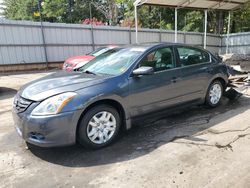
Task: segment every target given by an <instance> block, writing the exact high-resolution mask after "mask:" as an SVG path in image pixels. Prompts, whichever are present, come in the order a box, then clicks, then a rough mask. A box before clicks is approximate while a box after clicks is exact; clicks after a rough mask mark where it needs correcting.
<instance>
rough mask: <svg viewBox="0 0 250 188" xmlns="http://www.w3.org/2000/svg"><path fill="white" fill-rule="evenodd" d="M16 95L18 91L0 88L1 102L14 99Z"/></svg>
mask: <svg viewBox="0 0 250 188" xmlns="http://www.w3.org/2000/svg"><path fill="white" fill-rule="evenodd" d="M16 93H17V90H16V89H13V88H8V87H0V100H5V99H9V98H13V97H14V95H15V94H16Z"/></svg>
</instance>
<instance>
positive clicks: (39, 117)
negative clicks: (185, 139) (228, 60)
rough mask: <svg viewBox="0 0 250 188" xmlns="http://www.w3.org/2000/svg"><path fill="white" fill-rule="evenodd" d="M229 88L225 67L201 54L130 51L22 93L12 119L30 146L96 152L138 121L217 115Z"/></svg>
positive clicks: (182, 49) (162, 47)
mask: <svg viewBox="0 0 250 188" xmlns="http://www.w3.org/2000/svg"><path fill="white" fill-rule="evenodd" d="M227 83H228V71H227V67H226V66H225V65H224V64H223V63H221V62H220V60H218V59H217V58H216V57H215V56H213V55H212V54H211V53H210V52H208V51H206V50H204V49H200V48H196V47H193V46H188V45H183V44H169V43H159V44H143V45H134V46H127V47H124V48H123V49H121V50H119V51H118V52H115V53H113V54H111V55H109V56H107V57H106V58H102V59H100V60H95V59H94V60H92V61H90V62H89V63H88V64H86V65H85V66H83V67H82V68H81V69H80V71H79V72H72V73H65V72H63V71H62V72H58V73H54V74H51V75H49V76H46V77H43V78H41V79H38V80H35V81H32V82H30V83H28V84H26V85H24V86H23V87H22V88H21V89H20V90H19V91H18V93H17V94H16V96H15V98H14V102H13V118H14V122H15V127H16V130H17V132H18V134H19V135H20V136H21V137H22V138H23V139H24V140H25V141H26V142H28V143H31V144H33V145H37V146H41V147H54V146H64V145H71V144H74V143H76V142H79V143H80V144H81V145H83V146H85V147H88V148H101V147H104V146H107V145H109V144H110V143H112V142H114V140H115V139H116V138H117V137H118V135H119V133H120V131H121V130H128V129H130V128H131V126H132V122H133V120H134V119H136V118H138V117H144V116H146V115H148V114H157V112H159V111H162V110H163V109H171V108H173V107H176V106H183V105H195V104H203V103H204V104H206V105H207V106H209V107H216V106H217V105H219V103H220V100H221V97H222V95H223V92H224V90H225V88H226V87H227Z"/></svg>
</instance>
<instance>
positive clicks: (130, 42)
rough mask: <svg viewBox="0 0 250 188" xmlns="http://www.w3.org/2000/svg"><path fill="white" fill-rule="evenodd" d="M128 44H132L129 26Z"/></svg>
mask: <svg viewBox="0 0 250 188" xmlns="http://www.w3.org/2000/svg"><path fill="white" fill-rule="evenodd" d="M129 44H132V34H131V27H130V26H129Z"/></svg>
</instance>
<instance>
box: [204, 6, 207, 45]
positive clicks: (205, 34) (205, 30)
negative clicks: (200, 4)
mask: <svg viewBox="0 0 250 188" xmlns="http://www.w3.org/2000/svg"><path fill="white" fill-rule="evenodd" d="M204 12H205V24H204V27H205V29H204V49H206V48H207V10H205V11H204Z"/></svg>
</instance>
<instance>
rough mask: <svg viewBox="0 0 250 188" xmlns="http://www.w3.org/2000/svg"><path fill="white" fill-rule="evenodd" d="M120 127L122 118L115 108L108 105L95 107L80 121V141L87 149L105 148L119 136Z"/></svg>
mask: <svg viewBox="0 0 250 188" xmlns="http://www.w3.org/2000/svg"><path fill="white" fill-rule="evenodd" d="M120 126H121V118H120V115H119V113H118V112H117V110H116V109H115V108H113V107H111V106H108V105H98V106H95V107H93V108H91V109H90V110H89V111H87V113H86V114H85V115H84V116H83V118H82V119H81V121H80V124H79V128H78V141H79V143H80V144H81V145H83V146H84V147H87V148H92V149H98V148H102V147H105V146H107V145H109V144H110V143H112V142H113V141H114V140H115V138H116V137H117V136H118V133H119V129H120Z"/></svg>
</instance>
